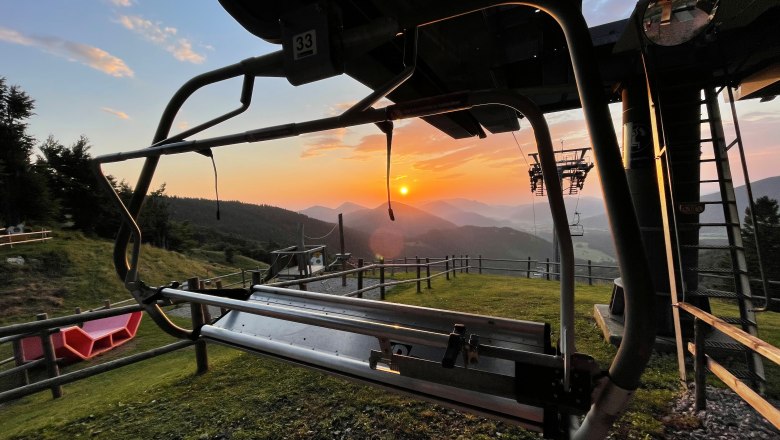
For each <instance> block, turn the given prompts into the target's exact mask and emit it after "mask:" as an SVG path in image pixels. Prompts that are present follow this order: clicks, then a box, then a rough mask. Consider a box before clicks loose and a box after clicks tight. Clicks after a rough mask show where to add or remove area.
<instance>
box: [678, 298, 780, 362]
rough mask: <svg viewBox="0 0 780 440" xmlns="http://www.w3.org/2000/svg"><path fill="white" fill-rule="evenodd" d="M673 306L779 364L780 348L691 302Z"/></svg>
mask: <svg viewBox="0 0 780 440" xmlns="http://www.w3.org/2000/svg"><path fill="white" fill-rule="evenodd" d="M675 307H679V308H680V309H682V310H685V311H686V312H688V313H690V314H691V315H693V316H694V317H696V318H698V319H701V320H702V321H704V322H706V323H707V324H709V325H711V326H712V327H713V328H715V329H717V330H719V331H721V332H723V333H724V334H725V335H726V336H728V337H730V338H731V339H734V340H735V341H737V342H739V343H740V344H742V345H744V346H746V347H747V348H749V349H751V350H752V351H754V352H756V353H758V354H760V355H762V356H764V357H765V358H767V359H769V360H770V361H772V362H774V363H776V364H778V365H780V348H777V347H775V346H773V345H771V344H769V343H767V342H766V341H763V340H761V339H759V338H757V337H755V336H753V335H751V334H750V333H748V332H746V331H744V330H742V329H739V328H737V327H734V326H733V325H731V324H729V323H727V322H726V321H724V320H722V319H720V318H718V317H717V316H714V315H711V314H709V313H707V312H705V311H704V310H701V309H699V308H698V307H695V306H692V305H691V304H688V303H685V302H680V303H677V304H676V305H675Z"/></svg>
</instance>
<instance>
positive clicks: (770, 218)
mask: <svg viewBox="0 0 780 440" xmlns="http://www.w3.org/2000/svg"><path fill="white" fill-rule="evenodd" d="M755 207H756V212H755V217H756V224H753V216H751V215H750V214H751V213H750V208H747V209H745V219H744V222H743V227H742V241H743V242H744V245H745V258H746V259H747V263H748V268H749V269H750V277H751V278H754V279H755V278H759V271H758V257H757V254H756V241H755V230H756V228H757V229H758V237H759V240H760V241H759V244H760V245H761V262H762V265H763V269H764V276H766V278H767V279H769V280H773V281H780V264H778V261H780V207H778V203H777V200H774V199H770V198H769V197H767V196H763V197H760V198H758V199H757V200H756V202H755ZM751 287H752V289H753V295H754V296H762V295H763V287H762V286H761V283H751ZM769 292H770V297H773V298H780V286H777V285H770V286H769ZM774 304H775V305H774V307H773V308H774V310H778V309H780V302H778V301H775V302H774ZM757 305H759V304H757Z"/></svg>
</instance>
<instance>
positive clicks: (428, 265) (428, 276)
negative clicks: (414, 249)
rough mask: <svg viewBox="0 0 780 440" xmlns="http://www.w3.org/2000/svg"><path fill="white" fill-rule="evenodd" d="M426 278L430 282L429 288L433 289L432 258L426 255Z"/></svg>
mask: <svg viewBox="0 0 780 440" xmlns="http://www.w3.org/2000/svg"><path fill="white" fill-rule="evenodd" d="M425 277H426V278H425V280H426V281H427V283H428V290H430V289H431V259H430V258H428V257H425Z"/></svg>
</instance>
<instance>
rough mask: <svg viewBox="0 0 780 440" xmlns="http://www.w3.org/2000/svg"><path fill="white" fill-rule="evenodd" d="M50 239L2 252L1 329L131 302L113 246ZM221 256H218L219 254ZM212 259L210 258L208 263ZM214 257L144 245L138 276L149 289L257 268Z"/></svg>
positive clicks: (58, 234)
mask: <svg viewBox="0 0 780 440" xmlns="http://www.w3.org/2000/svg"><path fill="white" fill-rule="evenodd" d="M53 237H54V238H53V239H52V240H48V241H46V242H42V243H29V244H23V245H15V246H14V247H13V248H10V247H7V246H6V247H2V248H0V279H3V280H4V281H3V283H2V285H0V310H3V313H2V315H0V324H7V323H10V322H19V321H28V320H31V319H34V315H35V314H37V313H41V312H47V313H49V316H50V317H51V316H56V315H63V314H70V313H73V310H74V309H75V308H76V307H81V308H82V309H83V310H86V309H89V308H92V307H97V306H101V305H102V304H103V300H104V299H109V300H111V301H113V302H116V301H121V300H124V299H128V298H130V294H129V293H128V292H127V290H126V289H125V288H124V286H123V283H122V282H121V281H120V280H119V278H118V277H117V275H116V272H115V271H114V266H113V260H112V253H113V242H110V241H107V240H96V239H92V238H88V237H85V236H84V235H83V234H81V233H79V232H73V231H55V232H54V234H53ZM217 254H219V253H217ZM12 256H13V257H15V256H22V257H23V258H24V259H25V260H26V264H25V265H24V266H16V265H11V264H8V263H6V261H5V260H6V258H7V257H12ZM209 257H211V258H209ZM217 257H218V256H214V255H209V254H207V253H196V255H194V256H193V257H189V256H185V255H182V254H180V253H177V252H169V251H165V250H162V249H158V248H155V247H152V246H146V245H144V246H143V247H142V251H141V265H140V266H141V267H140V274H141V278H142V279H143V280H144V281H147V283H149V284H151V285H156V284H162V283H167V282H170V281H171V280H179V281H182V280H185V279H187V278H190V277H194V276H197V277H200V278H209V277H214V276H217V275H222V274H227V273H231V272H235V271H236V270H238V269H237V268H239V267H243V268H256V267H257V265H258V264H262V263H258V262H256V261H254V260H251V259H249V258H246V257H241V256H236V259H235V261H234V263H233V264H226V263H225V262H224V255H223V256H222V260H219V258H217Z"/></svg>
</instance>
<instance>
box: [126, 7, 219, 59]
mask: <svg viewBox="0 0 780 440" xmlns="http://www.w3.org/2000/svg"><path fill="white" fill-rule="evenodd" d="M119 24H121V25H122V26H124V28H125V29H128V30H131V31H133V32H135V33H137V34H138V35H140V36H142V37H143V38H144V39H145V40H147V41H149V42H151V43H153V44H155V45H157V46H160V47H162V48H163V49H165V50H166V51H168V52H170V53H171V54H172V55H173V57H174V58H176V59H177V60H179V61H184V62H188V63H193V64H200V63H202V62H204V61H206V56H205V55H203V54H200V53H198V52H196V51H195V50H194V49H193V48H192V43H191V42H190V40H188V39H186V38H178V37H177V34H178V32H179V31H178V29H176V28H175V27H171V26H163V25H162V23H160V22H152V21H151V20H147V19H145V18H143V17H141V16H139V15H123V16H121V17H119Z"/></svg>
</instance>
